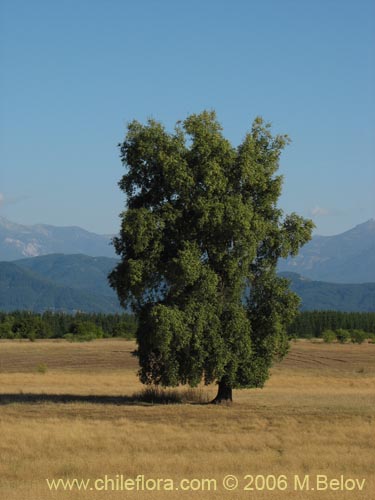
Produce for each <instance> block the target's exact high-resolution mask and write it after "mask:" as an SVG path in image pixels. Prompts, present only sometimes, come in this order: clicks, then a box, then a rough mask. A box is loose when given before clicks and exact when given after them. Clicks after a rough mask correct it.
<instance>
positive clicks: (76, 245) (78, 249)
mask: <svg viewBox="0 0 375 500" xmlns="http://www.w3.org/2000/svg"><path fill="white" fill-rule="evenodd" d="M52 253H64V254H75V253H82V254H86V255H89V256H92V257H102V256H103V257H114V256H115V251H114V248H113V246H112V245H111V236H109V235H99V234H95V233H92V232H89V231H86V230H85V229H82V228H80V227H76V226H67V227H58V226H50V225H46V224H36V225H32V226H27V225H22V224H16V223H14V222H11V221H9V220H8V219H6V218H4V217H0V261H12V260H16V259H20V258H22V257H37V256H40V255H48V254H52Z"/></svg>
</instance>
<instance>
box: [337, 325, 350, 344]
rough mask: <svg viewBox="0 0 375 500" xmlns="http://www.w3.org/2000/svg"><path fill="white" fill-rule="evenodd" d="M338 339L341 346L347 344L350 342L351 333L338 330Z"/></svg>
mask: <svg viewBox="0 0 375 500" xmlns="http://www.w3.org/2000/svg"><path fill="white" fill-rule="evenodd" d="M336 338H337V340H338V341H339V342H340V344H345V343H346V342H349V340H350V332H349V331H348V330H344V329H342V328H340V329H339V330H336Z"/></svg>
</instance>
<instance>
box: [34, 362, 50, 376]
mask: <svg viewBox="0 0 375 500" xmlns="http://www.w3.org/2000/svg"><path fill="white" fill-rule="evenodd" d="M47 370H48V367H47V365H46V364H45V363H39V365H37V367H36V371H37V372H38V373H43V374H44V373H47Z"/></svg>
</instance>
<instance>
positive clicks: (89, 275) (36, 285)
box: [0, 254, 123, 313]
mask: <svg viewBox="0 0 375 500" xmlns="http://www.w3.org/2000/svg"><path fill="white" fill-rule="evenodd" d="M116 263H117V260H116V259H111V258H108V257H89V256H87V255H62V254H53V255H46V256H41V257H33V258H29V259H21V260H18V261H14V262H0V310H1V311H13V310H16V309H19V310H29V311H33V312H44V311H47V310H51V311H62V312H67V313H74V312H77V311H84V312H103V313H119V312H121V311H123V310H122V309H121V307H120V304H119V301H118V299H117V296H116V294H115V292H114V291H113V290H112V288H110V287H109V285H108V282H107V275H108V273H109V272H110V271H111V269H113V267H114V266H115V265H116Z"/></svg>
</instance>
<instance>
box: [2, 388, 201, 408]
mask: <svg viewBox="0 0 375 500" xmlns="http://www.w3.org/2000/svg"><path fill="white" fill-rule="evenodd" d="M13 403H21V404H40V403H58V404H61V403H63V404H64V403H65V404H67V403H90V404H98V405H118V406H122V405H141V406H150V405H166V404H181V403H188V404H207V401H204V400H200V398H199V397H197V398H196V399H195V400H194V398H193V399H191V398H190V399H186V397H184V394H183V393H179V392H178V391H174V390H163V389H158V388H157V389H155V388H146V389H144V390H142V391H140V392H138V393H135V394H133V395H131V396H109V395H108V396H107V395H93V394H87V395H86V394H82V395H81V394H46V393H39V394H36V393H23V392H19V393H8V394H6V393H5V394H0V406H1V405H8V404H13Z"/></svg>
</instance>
